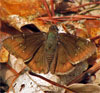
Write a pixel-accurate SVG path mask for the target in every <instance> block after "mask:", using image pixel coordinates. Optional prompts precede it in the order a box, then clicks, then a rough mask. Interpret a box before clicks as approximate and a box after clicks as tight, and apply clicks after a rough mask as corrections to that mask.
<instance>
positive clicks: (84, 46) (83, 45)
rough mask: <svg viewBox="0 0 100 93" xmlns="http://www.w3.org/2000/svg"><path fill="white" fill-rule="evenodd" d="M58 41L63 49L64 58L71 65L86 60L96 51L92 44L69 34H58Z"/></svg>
mask: <svg viewBox="0 0 100 93" xmlns="http://www.w3.org/2000/svg"><path fill="white" fill-rule="evenodd" d="M59 41H60V43H61V44H62V46H63V47H64V48H65V51H66V52H65V54H67V56H66V57H67V58H68V60H69V62H70V63H72V64H77V63H79V62H81V61H83V60H85V59H87V58H88V57H90V56H91V55H92V54H93V53H94V52H95V51H96V46H95V45H94V44H93V43H92V42H90V41H88V40H86V39H84V38H81V37H76V36H73V35H71V34H64V33H62V34H59Z"/></svg>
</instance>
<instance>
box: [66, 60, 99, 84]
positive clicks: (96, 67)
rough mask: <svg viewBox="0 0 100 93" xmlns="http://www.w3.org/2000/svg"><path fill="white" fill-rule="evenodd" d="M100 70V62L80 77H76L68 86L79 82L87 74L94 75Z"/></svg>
mask: <svg viewBox="0 0 100 93" xmlns="http://www.w3.org/2000/svg"><path fill="white" fill-rule="evenodd" d="M98 70H100V62H99V63H95V64H94V65H93V66H92V67H91V68H90V69H88V70H87V71H86V72H84V73H82V74H81V75H79V76H77V77H76V78H75V79H74V80H73V81H71V82H69V83H68V85H70V84H73V83H77V82H80V81H82V80H83V79H84V77H85V75H86V74H87V73H90V74H94V73H95V72H96V71H98Z"/></svg>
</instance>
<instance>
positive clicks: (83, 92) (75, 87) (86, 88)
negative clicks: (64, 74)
mask: <svg viewBox="0 0 100 93" xmlns="http://www.w3.org/2000/svg"><path fill="white" fill-rule="evenodd" d="M68 88H69V89H71V90H72V91H74V92H75V93H100V86H98V85H95V84H79V83H76V84H72V85H70V86H68Z"/></svg>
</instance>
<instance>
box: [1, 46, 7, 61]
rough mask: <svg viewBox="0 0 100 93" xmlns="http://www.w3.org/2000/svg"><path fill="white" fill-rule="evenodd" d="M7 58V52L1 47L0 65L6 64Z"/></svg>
mask: <svg viewBox="0 0 100 93" xmlns="http://www.w3.org/2000/svg"><path fill="white" fill-rule="evenodd" d="M8 56H9V52H8V51H7V50H6V49H5V48H4V47H2V48H1V49H0V63H6V62H8Z"/></svg>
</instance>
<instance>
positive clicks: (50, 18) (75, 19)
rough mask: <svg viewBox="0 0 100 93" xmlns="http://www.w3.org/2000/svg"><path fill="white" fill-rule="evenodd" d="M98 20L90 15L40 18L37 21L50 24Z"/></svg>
mask: <svg viewBox="0 0 100 93" xmlns="http://www.w3.org/2000/svg"><path fill="white" fill-rule="evenodd" d="M96 18H100V16H91V15H74V16H63V17H56V16H54V17H40V18H38V19H40V20H44V21H51V22H54V21H56V22H60V21H78V20H82V19H96Z"/></svg>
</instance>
